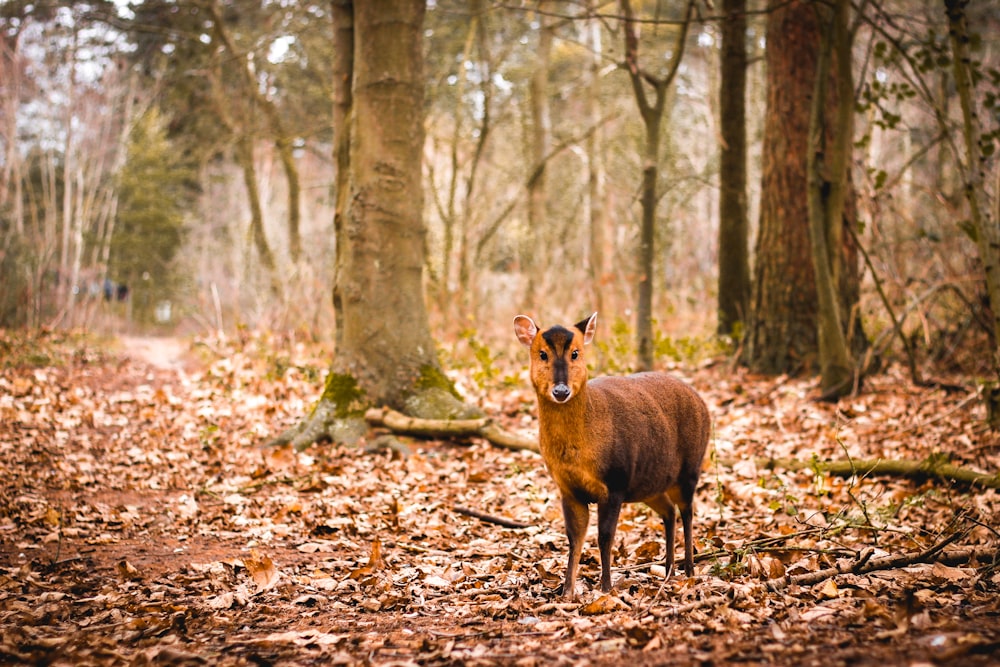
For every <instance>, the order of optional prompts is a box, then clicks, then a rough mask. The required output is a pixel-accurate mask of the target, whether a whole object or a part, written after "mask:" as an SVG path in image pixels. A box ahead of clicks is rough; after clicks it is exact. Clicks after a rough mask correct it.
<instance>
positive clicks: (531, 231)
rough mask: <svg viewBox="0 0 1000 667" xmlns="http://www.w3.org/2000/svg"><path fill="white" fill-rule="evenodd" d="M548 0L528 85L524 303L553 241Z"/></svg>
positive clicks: (531, 300) (531, 295)
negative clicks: (528, 174)
mask: <svg viewBox="0 0 1000 667" xmlns="http://www.w3.org/2000/svg"><path fill="white" fill-rule="evenodd" d="M544 8H545V0H539V3H538V9H539V13H538V15H537V19H538V24H539V25H538V47H537V48H536V49H535V61H534V70H533V71H532V73H531V81H530V82H529V97H530V100H531V129H532V133H531V162H532V164H533V168H534V172H533V178H532V179H531V180H530V181H529V182H528V237H527V246H526V247H525V249H524V250H525V252H524V260H525V261H524V264H523V267H522V269H523V271H524V272H525V273H526V274H527V276H528V282H527V290H526V291H527V294H525V301H526V302H527V303H534V301H535V292H536V290H537V289H538V279H539V278H541V277H542V276H541V275H540V274H541V273H542V270H541V268H540V266H541V265H542V262H540V258H541V256H543V253H544V249H546V248H549V249H551V248H552V247H553V246H552V244H553V241H554V239H553V238H552V236H551V235H549V236H545V234H546V233H547V232H549V229H548V228H549V225H548V224H547V219H548V212H547V210H546V208H547V205H548V192H547V190H546V187H545V182H546V178H545V167H546V160H547V159H548V155H549V151H550V150H551V144H552V119H551V117H550V113H549V54H550V53H551V51H552V27H551V26H550V25H549V22H550V19H549V17H548V16H546V14H545V13H544V12H543V11H542V10H544Z"/></svg>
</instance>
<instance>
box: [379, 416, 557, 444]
mask: <svg viewBox="0 0 1000 667" xmlns="http://www.w3.org/2000/svg"><path fill="white" fill-rule="evenodd" d="M365 420H366V421H367V422H368V423H369V424H371V425H372V426H382V427H385V428H387V429H389V430H390V431H392V432H393V433H396V434H400V435H411V436H416V437H418V438H445V439H452V438H455V439H458V438H472V437H476V438H484V439H485V440H487V441H489V442H490V444H493V445H496V446H497V447H503V448H505V449H512V450H515V451H529V452H537V451H538V443H537V442H535V441H534V440H533V439H531V438H526V437H524V436H521V435H518V434H517V433H511V432H510V431H506V430H504V429H502V428H500V427H499V426H497V425H496V424H495V423H493V420H492V419H490V418H488V417H483V418H481V419H419V418H417V417H409V416H407V415H404V414H403V413H401V412H397V411H395V410H392V409H390V408H372V409H371V410H368V412H366V413H365Z"/></svg>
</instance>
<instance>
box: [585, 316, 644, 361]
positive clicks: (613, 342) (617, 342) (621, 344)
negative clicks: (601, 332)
mask: <svg viewBox="0 0 1000 667" xmlns="http://www.w3.org/2000/svg"><path fill="white" fill-rule="evenodd" d="M594 345H595V346H597V349H598V350H599V351H600V353H601V358H602V359H603V362H604V368H605V370H606V371H607V372H608V373H613V374H622V373H631V372H632V370H633V368H634V367H633V366H632V363H633V361H634V360H635V336H634V335H633V333H632V329H631V327H629V323H628V322H627V321H625V319H624V318H622V317H616V318H615V320H614V321H613V322H612V323H611V330H610V332H609V333H608V335H605V336H597V337H596V338H595V340H594Z"/></svg>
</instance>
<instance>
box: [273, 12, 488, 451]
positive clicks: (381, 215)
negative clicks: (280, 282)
mask: <svg viewBox="0 0 1000 667" xmlns="http://www.w3.org/2000/svg"><path fill="white" fill-rule="evenodd" d="M424 11H425V5H424V2H423V0H392V1H386V2H380V3H377V5H376V3H368V2H361V3H357V4H354V5H353V25H354V40H353V41H354V59H353V69H352V81H353V87H352V90H353V97H352V108H351V112H350V155H349V163H350V168H349V183H348V188H349V195H348V197H347V205H346V209H345V210H344V215H343V223H342V228H341V232H342V234H341V237H340V238H338V239H337V245H338V247H339V248H340V251H339V258H340V270H339V272H338V291H339V294H340V301H341V310H342V321H341V324H340V325H339V327H340V328H341V330H342V334H341V339H340V341H339V348H338V350H337V354H336V356H335V358H334V360H333V364H332V367H331V370H330V374H329V376H328V377H327V381H326V387H325V389H324V391H323V395H322V396H321V398H320V399H319V402H318V403H317V405H316V407H315V408H314V410H313V412H312V414H311V415H310V416H309V417H307V418H306V419H305V420H304V421H303V422H302V423H301V424H299V425H298V426H296V427H294V428H293V429H290V430H289V431H286V432H285V433H284V434H282V435H281V436H279V437H278V438H277V439H276V440H275V443H283V442H292V443H293V444H294V445H295V446H305V445H308V444H310V443H311V442H314V441H315V440H318V439H322V438H329V439H331V440H334V441H340V442H348V443H350V442H355V441H357V439H359V438H360V437H361V436H362V435H363V434H364V433H365V432H366V426H365V422H364V413H365V410H366V409H367V408H368V407H371V406H373V405H378V406H381V405H386V406H389V407H391V408H394V409H396V410H399V411H401V412H404V413H406V414H409V415H412V416H417V417H433V418H463V417H468V416H471V415H472V414H474V413H476V412H477V411H473V410H471V409H469V408H468V407H467V406H465V405H464V404H462V403H461V401H460V400H459V399H458V397H457V394H456V393H455V390H454V388H453V386H452V384H451V382H450V381H449V380H448V379H447V377H446V376H445V375H444V373H443V371H442V370H441V367H440V365H439V364H438V361H437V352H436V348H435V344H434V340H433V339H432V337H431V334H430V326H429V324H428V320H427V311H426V307H425V304H424V294H423V270H424V260H425V257H426V247H425V229H424V221H423V187H422V186H423V183H422V174H421V160H422V150H423V141H424V129H423V102H424V100H423V92H424V91H423V85H424V83H423V44H422V25H423V17H424ZM476 416H479V415H478V414H476Z"/></svg>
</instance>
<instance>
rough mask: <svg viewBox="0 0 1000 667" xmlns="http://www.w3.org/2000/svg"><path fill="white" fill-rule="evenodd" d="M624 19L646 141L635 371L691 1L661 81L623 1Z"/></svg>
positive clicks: (648, 310) (642, 356)
mask: <svg viewBox="0 0 1000 667" xmlns="http://www.w3.org/2000/svg"><path fill="white" fill-rule="evenodd" d="M621 8H622V15H623V16H624V18H623V21H624V29H623V30H622V34H623V36H624V39H625V68H626V70H627V71H628V73H629V78H630V79H631V81H632V90H633V92H634V93H635V101H636V104H637V105H638V107H639V115H640V116H641V118H642V122H643V125H644V126H645V128H646V142H645V147H644V152H643V162H642V194H641V196H640V199H641V201H642V221H641V226H640V232H639V248H638V252H637V260H638V271H639V283H638V285H637V289H638V296H637V298H638V303H637V304H636V325H635V328H636V348H637V355H636V368H637V370H640V371H643V370H650V369H652V367H653V258H654V255H655V249H654V239H655V231H656V204H657V202H658V200H659V196H658V194H657V179H658V177H659V173H660V155H659V152H660V125H661V123H662V121H663V112H664V109H665V107H666V97H667V90H668V88H669V87H670V84H671V83H672V82H673V80H674V77H675V76H676V75H677V71H678V69H679V68H680V64H681V58H682V56H683V55H684V42H685V40H686V39H687V32H688V27H689V26H690V24H691V18H692V16H693V13H694V2H693V1H692V2H689V3H688V5H687V9H686V11H685V14H684V16H685V18H684V22H683V23H682V24H681V26H680V28H679V30H678V33H677V41H676V43H675V46H674V49H673V54H674V55H673V58H672V60H671V62H670V70H669V72H668V73H667V74H666V75H665V76H663V77H655V76H653V75H652V74H650V73H648V72H646V71H644V70H643V69H642V68H641V67H640V66H639V28H638V21H637V20H636V17H635V12H633V11H632V5H631V3H630V2H629V0H621ZM647 84H648V85H649V86H650V87H651V88H652V92H653V95H654V98H653V102H652V103H650V101H649V99H648V98H647V97H646V89H645V86H646V85H647Z"/></svg>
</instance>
